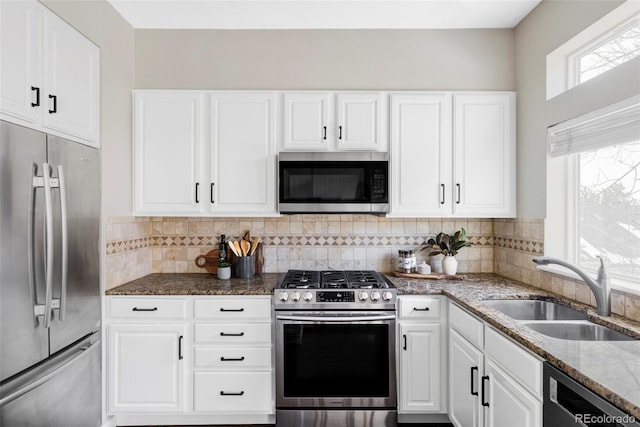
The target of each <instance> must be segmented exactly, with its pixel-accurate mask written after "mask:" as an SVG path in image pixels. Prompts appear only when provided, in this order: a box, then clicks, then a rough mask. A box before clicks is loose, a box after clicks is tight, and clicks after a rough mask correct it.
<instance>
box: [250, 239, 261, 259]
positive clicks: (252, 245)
mask: <svg viewBox="0 0 640 427" xmlns="http://www.w3.org/2000/svg"><path fill="white" fill-rule="evenodd" d="M259 241H260V237H258V236H256V237H254V238H253V243H251V249H250V250H249V255H251V256H253V253H254V252H255V251H256V248H257V247H258V242H259Z"/></svg>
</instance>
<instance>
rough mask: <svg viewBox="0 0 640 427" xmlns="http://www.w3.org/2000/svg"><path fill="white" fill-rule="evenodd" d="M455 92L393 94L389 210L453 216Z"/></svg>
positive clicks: (411, 213) (414, 214) (400, 212)
mask: <svg viewBox="0 0 640 427" xmlns="http://www.w3.org/2000/svg"><path fill="white" fill-rule="evenodd" d="M450 111H451V95H446V94H415V95H410V94H407V95H391V147H390V148H391V150H390V151H391V153H390V157H391V176H392V178H391V183H392V186H393V187H392V191H391V212H392V214H393V215H404V216H447V215H450V214H451V197H447V189H449V188H451V169H450V166H449V165H450V164H451V114H450Z"/></svg>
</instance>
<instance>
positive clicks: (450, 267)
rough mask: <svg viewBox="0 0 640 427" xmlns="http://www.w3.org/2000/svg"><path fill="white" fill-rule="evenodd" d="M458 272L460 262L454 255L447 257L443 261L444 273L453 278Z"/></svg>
mask: <svg viewBox="0 0 640 427" xmlns="http://www.w3.org/2000/svg"><path fill="white" fill-rule="evenodd" d="M456 271H458V260H457V259H456V257H454V256H453V255H447V256H446V257H444V259H443V260H442V272H443V273H444V274H446V275H447V276H453V275H455V274H456Z"/></svg>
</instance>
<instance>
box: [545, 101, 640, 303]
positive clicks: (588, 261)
mask: <svg viewBox="0 0 640 427" xmlns="http://www.w3.org/2000/svg"><path fill="white" fill-rule="evenodd" d="M548 139H549V145H550V155H551V157H552V159H551V161H561V162H564V163H565V165H566V169H565V172H566V178H567V179H566V181H565V182H566V183H567V184H566V193H565V194H566V197H564V199H565V206H562V207H561V208H562V209H558V210H560V211H564V217H565V218H564V221H563V222H564V224H565V226H564V227H562V226H561V225H560V226H558V224H556V226H555V227H554V225H553V224H551V227H550V231H551V232H548V233H547V238H546V239H545V245H547V244H548V245H549V249H550V251H553V252H556V255H558V256H559V257H561V258H564V259H566V260H568V261H569V262H572V263H574V264H577V265H579V266H580V267H581V268H583V269H585V270H587V271H591V272H594V273H595V272H596V271H597V268H598V266H599V260H598V256H601V257H602V258H603V260H604V262H605V265H606V267H607V271H608V273H609V274H610V277H611V278H612V279H613V285H614V287H619V288H625V287H628V288H630V289H633V290H635V291H636V292H640V96H635V97H632V98H629V99H627V100H625V101H622V102H619V103H616V104H614V105H611V106H608V107H605V108H602V109H599V110H596V111H594V112H592V113H589V114H586V115H583V116H580V117H578V118H575V119H572V120H569V121H566V122H563V123H560V124H558V125H555V126H552V127H550V128H549V130H548ZM556 200H558V199H556ZM552 204H553V202H552ZM550 210H551V209H550ZM555 220H556V222H558V220H560V221H562V220H563V219H562V218H558V217H556V219H555ZM550 221H553V217H552V216H551V215H550ZM562 239H564V242H565V243H566V244H565V245H562V244H557V242H558V241H559V240H562ZM625 284H626V286H625Z"/></svg>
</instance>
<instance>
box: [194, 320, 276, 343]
mask: <svg viewBox="0 0 640 427" xmlns="http://www.w3.org/2000/svg"><path fill="white" fill-rule="evenodd" d="M193 337H194V339H193V340H194V342H195V343H197V344H205V343H209V344H231V345H237V344H266V345H271V323H222V324H220V323H196V324H195V325H194V332H193Z"/></svg>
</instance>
